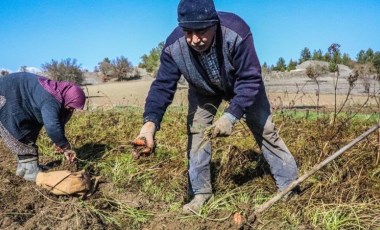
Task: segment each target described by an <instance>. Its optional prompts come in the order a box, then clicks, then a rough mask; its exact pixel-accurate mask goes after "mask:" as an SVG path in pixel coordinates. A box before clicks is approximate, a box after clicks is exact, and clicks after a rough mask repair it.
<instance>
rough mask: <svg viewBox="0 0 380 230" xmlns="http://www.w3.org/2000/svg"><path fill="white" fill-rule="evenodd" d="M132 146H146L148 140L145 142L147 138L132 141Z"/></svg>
mask: <svg viewBox="0 0 380 230" xmlns="http://www.w3.org/2000/svg"><path fill="white" fill-rule="evenodd" d="M132 145H135V146H146V140H145V138H138V139H134V140H133V141H132Z"/></svg>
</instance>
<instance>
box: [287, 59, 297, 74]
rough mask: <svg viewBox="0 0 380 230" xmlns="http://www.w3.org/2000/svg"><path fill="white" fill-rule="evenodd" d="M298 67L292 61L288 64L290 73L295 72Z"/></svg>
mask: <svg viewBox="0 0 380 230" xmlns="http://www.w3.org/2000/svg"><path fill="white" fill-rule="evenodd" d="M296 67H297V62H296V61H293V60H292V59H290V61H289V64H288V71H291V70H295V69H296Z"/></svg>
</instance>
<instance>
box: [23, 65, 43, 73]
mask: <svg viewBox="0 0 380 230" xmlns="http://www.w3.org/2000/svg"><path fill="white" fill-rule="evenodd" d="M18 71H21V68H20V69H18ZM26 72H29V73H35V74H36V73H41V72H42V70H41V69H40V68H37V67H33V66H28V67H26Z"/></svg>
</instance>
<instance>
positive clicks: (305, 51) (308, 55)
mask: <svg viewBox="0 0 380 230" xmlns="http://www.w3.org/2000/svg"><path fill="white" fill-rule="evenodd" d="M310 59H311V53H310V50H309V48H307V47H305V48H304V49H303V50H302V51H301V57H300V59H299V61H298V62H299V63H302V62H304V61H308V60H310Z"/></svg>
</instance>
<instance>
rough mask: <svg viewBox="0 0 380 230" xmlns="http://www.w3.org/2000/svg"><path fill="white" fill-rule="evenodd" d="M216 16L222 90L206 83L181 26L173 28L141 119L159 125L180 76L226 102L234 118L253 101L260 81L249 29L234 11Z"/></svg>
mask: <svg viewBox="0 0 380 230" xmlns="http://www.w3.org/2000/svg"><path fill="white" fill-rule="evenodd" d="M218 17H219V20H220V25H219V26H218V29H217V31H216V46H217V54H218V59H219V66H220V68H221V69H220V74H221V77H222V79H221V81H222V85H223V90H218V89H216V88H215V87H214V86H213V85H212V84H211V83H210V82H209V80H208V77H207V73H206V71H205V70H204V69H203V68H202V67H201V65H200V64H199V61H198V60H197V55H196V53H194V51H193V50H192V49H191V48H190V47H189V46H188V45H187V44H186V39H185V36H184V33H183V31H182V29H181V28H180V27H177V28H176V29H175V30H174V31H173V32H172V33H171V34H170V36H169V37H168V38H167V40H166V43H165V46H164V49H163V51H162V53H161V57H160V62H161V65H160V67H159V70H158V73H157V78H156V79H155V80H154V82H153V83H152V85H151V88H150V91H149V94H148V97H147V99H146V104H145V112H144V115H143V116H144V121H145V122H146V121H153V122H154V123H155V124H156V127H159V125H160V123H161V120H162V117H163V115H164V113H165V111H166V109H167V107H168V106H169V104H170V103H171V102H172V100H173V97H174V94H175V91H176V89H177V82H178V80H179V79H180V76H181V75H183V76H184V77H185V78H186V80H187V81H188V82H189V87H190V90H194V91H195V92H196V95H197V96H199V97H213V96H215V97H221V98H223V99H225V100H228V101H230V105H229V107H228V108H227V109H226V112H229V113H230V114H232V115H234V116H235V117H236V118H238V119H240V118H241V117H242V116H243V114H244V113H245V111H246V109H247V108H248V107H249V106H251V105H252V104H253V103H254V101H255V98H256V95H257V93H258V91H259V88H260V86H261V85H262V84H263V81H262V77H261V67H260V62H259V60H258V58H257V55H256V51H255V47H254V44H253V37H252V33H251V31H250V28H249V26H248V25H247V24H246V23H245V22H244V21H243V20H242V19H241V18H240V17H238V16H237V15H235V14H232V13H226V12H218Z"/></svg>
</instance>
